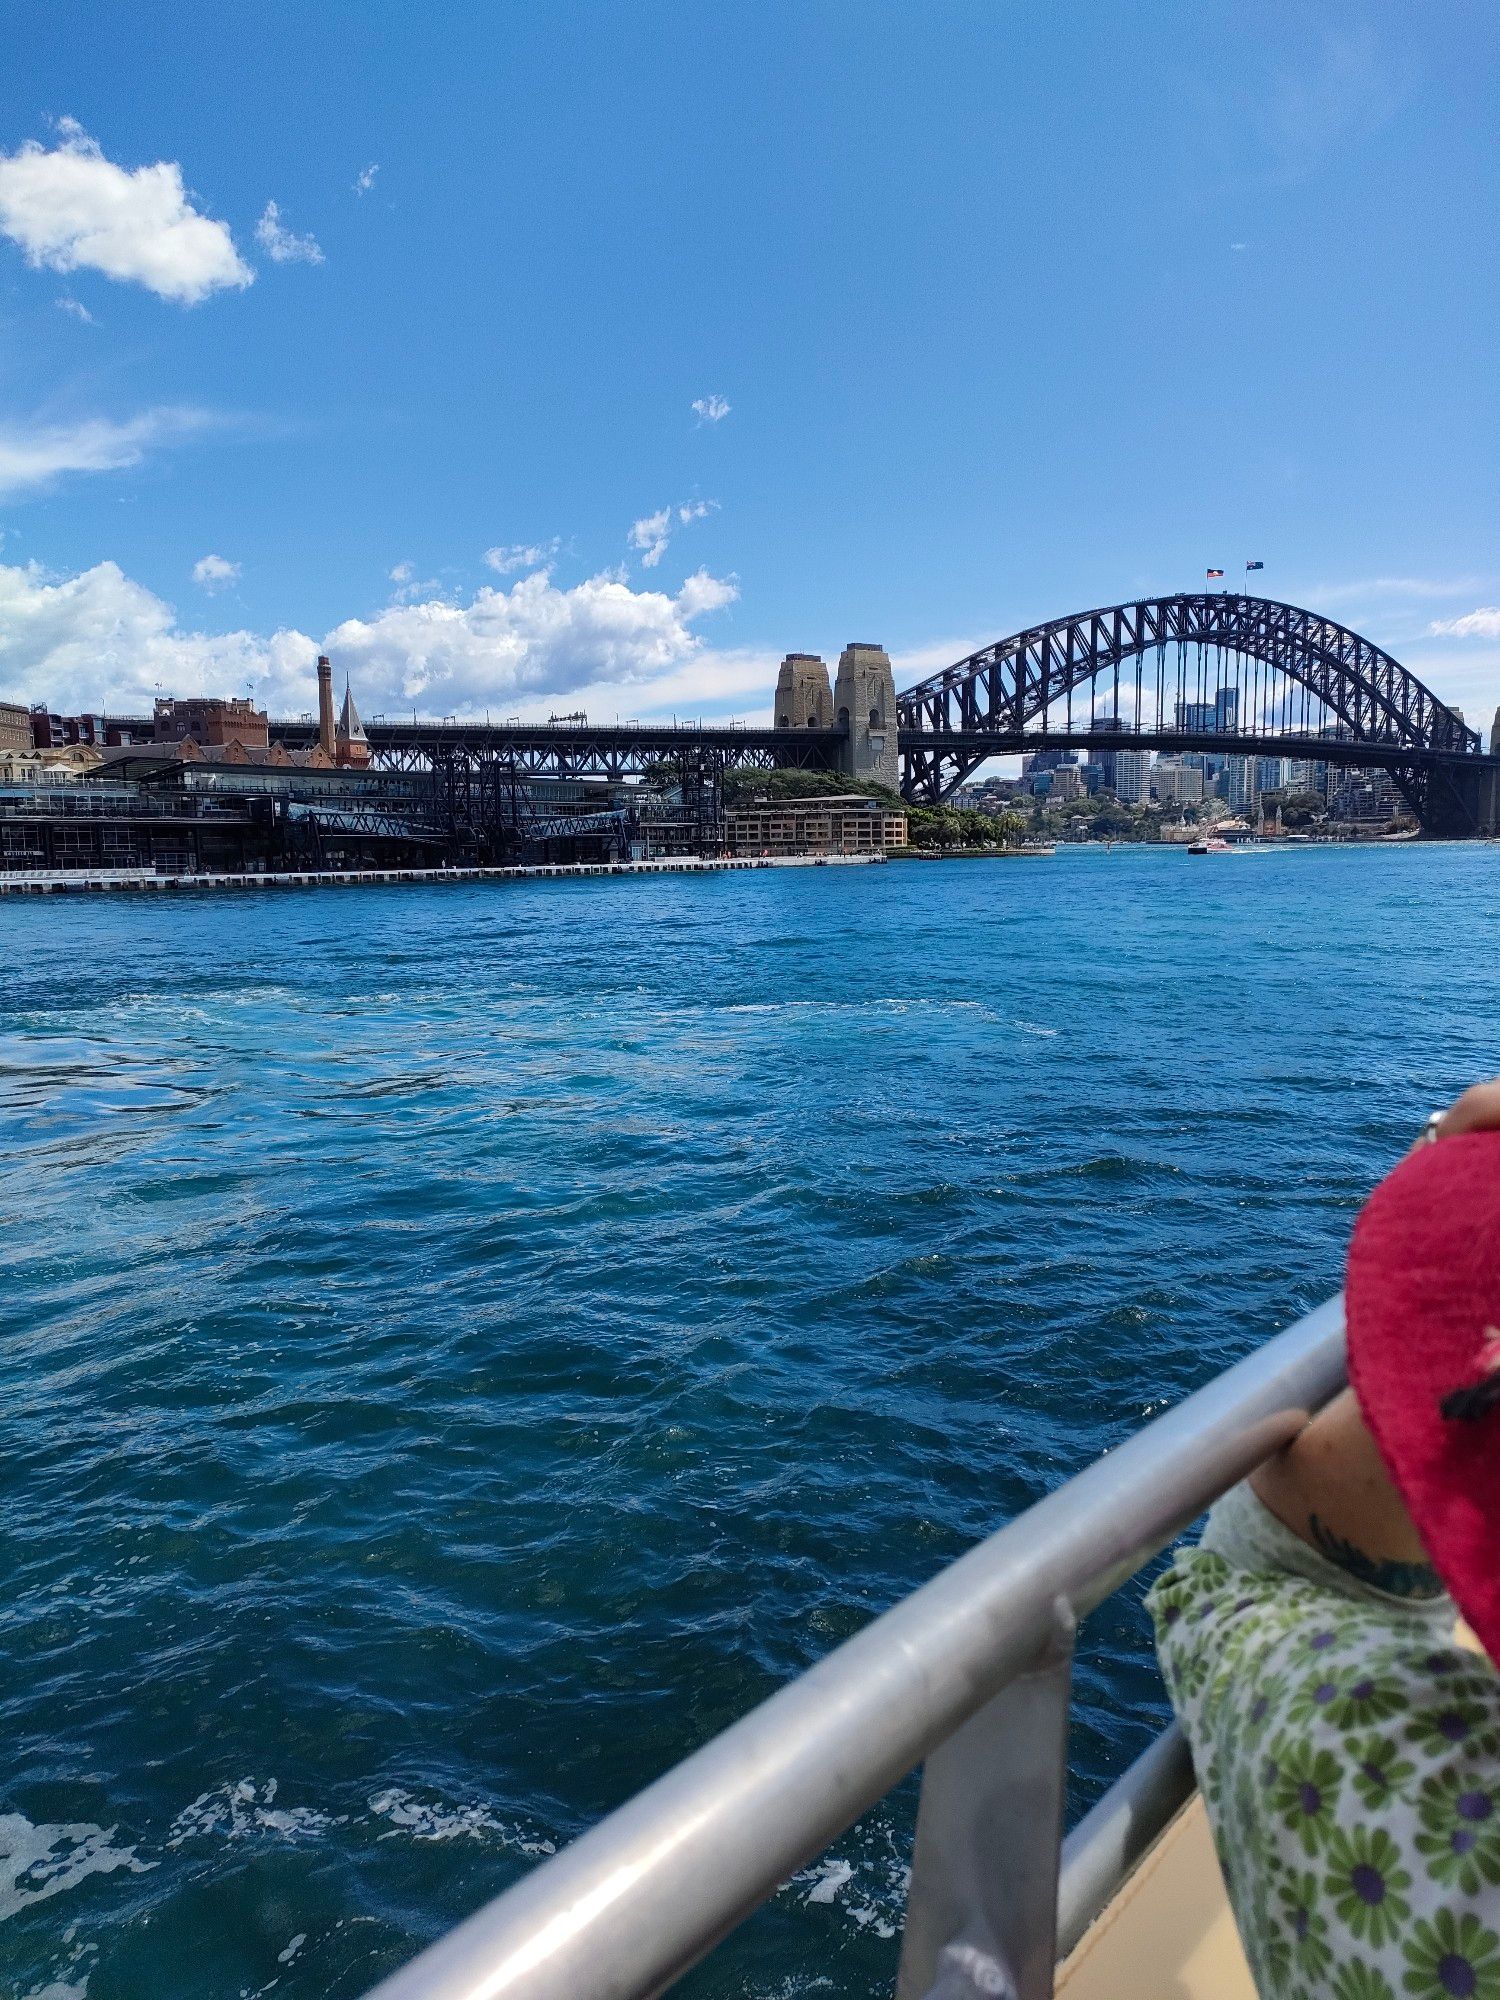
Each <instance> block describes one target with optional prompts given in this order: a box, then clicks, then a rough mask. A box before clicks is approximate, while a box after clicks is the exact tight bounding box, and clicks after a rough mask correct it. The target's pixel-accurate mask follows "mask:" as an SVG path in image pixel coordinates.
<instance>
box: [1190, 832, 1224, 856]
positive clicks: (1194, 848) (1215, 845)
mask: <svg viewBox="0 0 1500 2000" xmlns="http://www.w3.org/2000/svg"><path fill="white" fill-rule="evenodd" d="M1228 852H1229V842H1228V841H1227V840H1220V839H1219V838H1218V836H1217V835H1212V836H1211V837H1210V838H1209V839H1207V840H1191V841H1189V842H1188V853H1189V854H1227V853H1228Z"/></svg>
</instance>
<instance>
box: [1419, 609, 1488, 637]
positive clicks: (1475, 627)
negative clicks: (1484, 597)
mask: <svg viewBox="0 0 1500 2000" xmlns="http://www.w3.org/2000/svg"><path fill="white" fill-rule="evenodd" d="M1427 630H1428V631H1429V632H1430V633H1431V634H1432V636H1433V637H1434V638H1441V639H1500V609H1497V608H1496V607H1495V606H1494V605H1491V604H1482V605H1480V607H1479V609H1478V610H1477V611H1466V612H1465V613H1464V615H1463V616H1462V618H1434V619H1433V621H1432V623H1431V624H1430V625H1429V626H1428V628H1427Z"/></svg>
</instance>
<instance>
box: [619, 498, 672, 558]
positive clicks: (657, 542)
mask: <svg viewBox="0 0 1500 2000" xmlns="http://www.w3.org/2000/svg"><path fill="white" fill-rule="evenodd" d="M625 539H626V541H627V542H628V543H629V545H630V547H631V548H633V549H639V550H640V551H641V562H642V564H643V566H644V567H645V568H646V569H655V568H656V565H657V564H658V563H659V562H660V561H661V559H662V557H663V556H664V555H665V554H666V552H667V543H668V542H669V541H670V540H671V539H672V510H671V508H670V507H663V508H662V510H661V512H660V513H659V514H643V515H642V516H641V518H640V520H638V521H633V522H632V523H631V526H630V533H629V534H628V535H627V536H626V537H625Z"/></svg>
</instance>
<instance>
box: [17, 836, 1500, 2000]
mask: <svg viewBox="0 0 1500 2000" xmlns="http://www.w3.org/2000/svg"><path fill="white" fill-rule="evenodd" d="M1497 974H1500V850H1497V849H1495V848H1493V847H1488V846H1473V847H1443V846H1430V847H1423V846H1409V847H1404V848H1399V849H1382V850H1372V849H1360V850H1335V849H1305V850H1302V851H1295V850H1262V851H1257V852H1253V853H1248V854H1235V855H1229V856H1224V857H1214V858H1209V859H1202V860H1200V859H1189V858H1188V857H1187V856H1186V855H1184V854H1182V853H1180V852H1171V851H1161V850H1148V849H1135V850H1132V849H1118V850H1116V851H1115V852H1114V853H1113V854H1110V855H1106V854H1105V853H1103V852H1102V851H1099V850H1091V851H1082V852H1065V853H1062V854H1060V855H1059V856H1058V857H1057V859H1056V861H1054V862H1051V863H1046V864H1041V865H1034V866H1028V867H1017V866H1014V865H1007V864H1005V863H985V862H976V863H972V864H970V863H965V864H962V865H954V866H951V867H927V866H919V865H909V866H893V867H886V868H875V869H861V870H853V871H830V870H810V871H798V872H789V873H782V872H776V873H752V874H743V875H723V876H704V877H700V878H682V877H655V878H650V879H644V880H632V881H624V882H614V881H538V882H529V883H508V884H482V885H473V886H458V887H445V888H433V889H430V890H429V889H425V888H420V887H400V888H391V889H388V890H387V889H380V888H370V889H365V890H360V891H358V892H353V893H341V892H334V891H321V890H309V891H307V892H306V893H305V894H303V895H299V896H295V897H291V896H287V897H275V898H256V899H253V900H251V899H247V900H244V901H241V900H238V899H234V900H226V899H224V898H219V897H208V896H203V897H193V896H184V897H181V898H173V899H171V900H170V901H169V902H161V901H159V900H158V899H155V898H152V899H149V900H146V899H141V900H137V899H127V898H121V899H107V900H101V901H99V902H88V903H75V902H72V901H70V902H68V903H67V904H65V905H60V904H58V903H55V902H51V901H47V900H43V901H38V902H36V903H15V904H8V905H6V906H5V908H4V910H3V912H0V1123H3V1138H4V1144H3V1149H0V1216H3V1218H4V1222H3V1227H4V1234H5V1252H6V1254H5V1278H4V1283H3V1286H0V1328H3V1336H4V1337H3V1340H0V1442H3V1450H0V1493H3V1506H0V1548H3V1556H4V1561H3V1571H0V1574H3V1577H4V1588H3V1594H0V1991H3V1992H4V1993H6V1994H16V1995H25V1996H31V2000H42V1996H46V2000H83V1996H85V1995H86V1996H87V2000H125V1996H129V2000H137V1996H139V2000H145V1996H151V2000H178V1997H179V1996H180V2000H209V1996H214V2000H221V1996H225V1995H264V1994H269V1993H275V1994H276V1995H277V1996H278V2000H280V1996H286V2000H293V1996H309V2000H310V1996H314V1995H316V1996H325V1995H330V1996H331V1995H337V1996H355V1995H358V1994H359V1993H361V1992H363V1991H364V1990H365V1988H367V1987H368V1986H369V1985H370V1984H371V1983H373V1981H374V1980H375V1979H376V1978H377V1977H378V1976H379V1975H380V1974H381V1973H382V1972H384V1971H386V1970H388V1969H389V1968H390V1967H391V1966H393V1965H394V1964H395V1963H396V1962H398V1961H399V1960H400V1959H401V1958H403V1957H404V1956H406V1955H408V1954H409V1953H410V1952H411V1951H412V1950H413V1949H414V1948H415V1946H416V1945H417V1944H419V1943H420V1942H422V1941H425V1940H426V1939H428V1938H430V1937H432V1936H433V1935H435V1934H436V1933H437V1932H438V1931H439V1930H441V1929H443V1928H445V1927H446V1926H447V1925H449V1924H451V1923H452V1922H453V1921H455V1920H456V1919H457V1918H458V1917H459V1916H461V1915H462V1914H463V1913H464V1912H465V1911H467V1910H468V1909H469V1908H471V1907H473V1906H474V1905H475V1904H477V1903H478V1902H480V1901H481V1900H483V1899H484V1898H485V1897H486V1896H488V1895H490V1894H493V1893H494V1892H495V1891H496V1890H498V1889H499V1888H500V1887H502V1886H503V1885H504V1884H505V1883H506V1882H507V1881H508V1880H510V1879H512V1878H513V1877H514V1876H515V1875H516V1874H517V1873H518V1872H519V1871H521V1870H522V1869H524V1868H526V1867H528V1866H530V1865H531V1864H532V1863H533V1861H534V1860H535V1859H536V1858H537V1857H538V1856H540V1855H543V1854H546V1853H548V1852H550V1851H551V1850H552V1849H553V1848H555V1847H556V1846H557V1845H559V1844H560V1843H562V1842H565V1841H566V1840H568V1839H569V1838H571V1837H572V1836H573V1835H574V1834H576V1833H577V1832H578V1831H579V1830H581V1829H582V1828H583V1827H584V1826H586V1825H587V1824H588V1823H589V1822H591V1821H592V1820H593V1819H594V1818H596V1817H597V1816H598V1815H599V1814H601V1813H602V1812H604V1811H605V1810H607V1809H608V1808H609V1807H610V1806H611V1805H612V1804H614V1803H616V1802H618V1801H619V1800H621V1799H623V1798H624V1797H625V1796H627V1795H628V1794H629V1793H630V1792H631V1791H632V1790H634V1789H635V1788H637V1787H638V1786H639V1785H641V1784H642V1783H643V1782H645V1781H646V1780H647V1779H648V1778H650V1777H651V1776H652V1775H653V1774H655V1773H656V1772H657V1771H659V1770H660V1769H662V1768H663V1767H664V1766H665V1765H667V1764H668V1763H670V1762H672V1761H673V1760H674V1759H676V1758H677V1757H679V1756H681V1755H682V1754H684V1753H685V1752H686V1751H687V1750H689V1749H690V1748H692V1747H693V1746H694V1745H695V1744H696V1743H698V1742H700V1741H701V1740H702V1739H703V1738H704V1737H705V1736H707V1735H708V1734H709V1733H710V1732H712V1731H713V1730H715V1729H717V1728H719V1727H721V1726H723V1725H724V1724H725V1723H727V1722H728V1721H730V1720H731V1719H732V1718H733V1717H734V1716H735V1715H737V1714H738V1713H740V1712H741V1711H742V1710H743V1709H745V1708H746V1707H747V1706H749V1705H750V1704H751V1703H752V1702H754V1701H756V1700H757V1699H759V1698H761V1697H762V1696H764V1695H765V1694H767V1693H769V1692H770V1691H771V1690H772V1689H774V1688H775V1687H776V1686H778V1685H779V1684H780V1683H781V1682H783V1681H784V1680H785V1679H786V1678H787V1677H788V1676H789V1675H791V1674H793V1673H795V1672H796V1671H797V1670H798V1669H799V1668H801V1667H803V1666H805V1665H806V1664H808V1663H809V1662H811V1661H812V1660H814V1659H815V1658H817V1657H818V1656H819V1655H821V1654H822V1653H824V1652H825V1651H826V1650H827V1649H828V1648H829V1647H831V1646H833V1645H834V1644H836V1643H837V1642H838V1641H839V1640H840V1639H842V1638H843V1637H845V1636H846V1635H847V1634H849V1633H850V1632H852V1631H854V1630H855V1629H856V1628H857V1627H858V1626H859V1625H860V1624H861V1623H862V1622H863V1621H864V1620H865V1619H867V1618H868V1617H869V1616H870V1615H871V1614H872V1613H873V1612H875V1611H877V1610H879V1609H880V1608H882V1607H883V1606H885V1605H886V1604H888V1603H890V1602H891V1601H892V1600H893V1599H894V1598H895V1597H896V1596H897V1595H899V1594H900V1593H901V1592H903V1591H905V1590H907V1589H908V1588H910V1587H911V1586H912V1585H914V1584H915V1583H917V1582H919V1581H920V1580H922V1579H923V1578H924V1577H926V1576H928V1575H930V1574H931V1573H932V1571H933V1570H934V1569H936V1568H937V1567H938V1566H939V1565H940V1564H941V1563H942V1562H944V1561H945V1560H947V1559H949V1558H951V1557H952V1556H954V1555H956V1554H957V1553H958V1552H960V1551H961V1550H962V1549H963V1548H964V1547H965V1546H967V1545H968V1544H969V1543H970V1542H972V1541H973V1540H974V1539H975V1538H977V1537H978V1536H980V1535H982V1534H983V1533H985V1532H986V1531H987V1530H988V1529H990V1528H992V1527H994V1526H996V1525H998V1524H999V1523H1000V1522H1001V1521H1003V1520H1004V1519H1006V1518H1007V1517H1008V1516H1010V1515H1011V1514H1012V1513H1014V1512H1015V1511H1016V1510H1017V1509H1018V1508H1020V1507H1022V1506H1024V1505H1025V1504H1026V1503H1027V1502H1028V1501H1030V1500H1031V1499H1034V1498H1035V1497H1037V1496H1038V1495H1039V1494H1041V1493H1043V1492H1045V1491H1046V1490H1048V1489H1049V1488H1050V1487H1052V1486H1053V1485H1055V1484H1056V1483H1057V1482H1058V1481H1059V1480H1061V1479H1062V1478H1064V1477H1065V1476H1066V1475H1067V1473H1068V1472H1069V1471H1070V1470H1072V1469H1074V1468H1076V1467H1078V1466H1081V1465H1083V1464H1084V1463H1086V1462H1087V1461H1088V1460H1089V1459H1091V1458H1093V1457H1094V1456H1096V1455H1097V1454H1098V1453H1099V1452H1100V1451H1102V1450H1104V1449H1105V1448H1107V1447H1108V1446H1110V1445H1111V1444H1113V1443H1115V1442H1116V1441H1118V1440H1119V1439H1120V1438H1122V1437H1123V1436H1124V1435H1126V1434H1127V1433H1128V1432H1129V1431H1130V1430H1132V1429H1133V1428H1135V1427H1136V1426H1137V1425H1138V1424H1139V1423H1140V1422H1141V1421H1142V1420H1143V1419H1144V1418H1145V1417H1147V1416H1149V1415H1150V1414H1151V1413H1153V1412H1154V1411H1156V1410H1159V1409H1160V1408H1162V1407H1163V1406H1164V1405H1165V1404H1166V1403H1169V1402H1171V1401H1173V1400H1175V1399H1176V1398H1178V1397H1180V1396H1181V1395H1182V1394H1183V1393H1185V1392H1186V1391H1187V1390H1189V1389H1190V1388H1192V1387H1193V1386H1195V1385H1196V1384H1197V1383H1199V1382H1201V1381H1203V1380H1205V1379H1206V1378H1207V1377H1208V1376H1209V1375H1211V1374H1212V1373H1213V1372H1215V1371H1216V1370H1217V1369H1218V1368H1220V1367H1221V1366H1223V1365H1224V1364H1225V1363H1226V1362H1228V1361H1229V1360H1231V1359H1233V1358H1234V1357H1236V1356H1237V1355H1239V1354H1241V1353H1243V1352H1245V1351H1246V1349H1247V1348H1248V1347H1249V1346H1250V1345H1251V1344H1252V1343H1254V1342H1255V1341H1256V1340H1257V1339H1258V1338H1260V1337H1262V1336H1263V1335H1264V1334H1266V1333H1267V1332H1269V1331H1271V1330H1272V1329H1274V1328H1275V1327H1277V1326H1280V1325H1283V1324H1285V1323H1286V1322H1287V1320H1288V1319H1290V1318H1291V1317H1292V1316H1293V1315H1294V1314H1296V1313H1297V1312H1298V1311H1299V1310H1301V1309H1303V1308H1305V1307H1307V1306H1308V1305H1310V1304H1312V1303H1313V1302H1315V1301H1316V1300H1317V1299H1318V1298H1320V1297H1322V1296H1324V1295H1325V1294H1326V1293H1327V1292H1328V1291H1330V1290H1331V1289H1333V1288H1334V1287H1335V1285H1336V1284H1337V1282H1338V1276H1339V1266H1340V1256H1341V1247H1342V1243H1343V1240H1344V1238H1345V1235H1346V1233H1347V1230H1348V1226H1349V1222H1350V1218H1351V1215H1352V1213H1353V1211H1354V1208H1355V1207H1356V1205H1357V1203H1358V1201H1359V1199H1360V1198H1361V1196H1362V1194H1363V1193H1364V1191H1365V1190H1366V1189H1367V1188H1368V1186H1369V1185H1370V1183H1371V1182H1372V1180H1373V1179H1375V1178H1376V1177H1377V1176H1378V1174H1379V1173H1380V1172H1381V1170H1382V1169H1383V1168H1384V1167H1385V1166H1386V1165H1387V1164H1388V1163H1389V1162H1390V1161H1392V1160H1393V1159H1394V1157H1395V1156H1396V1155H1397V1153H1398V1152H1399V1151H1400V1150H1401V1149H1402V1148H1403V1147H1404V1145H1405V1144H1406V1143H1407V1142H1408V1140H1409V1139H1410V1137H1411V1136H1412V1134H1413V1133H1414V1131H1415V1129H1416V1127H1417V1125H1418V1123H1419V1121H1420V1119H1421V1117H1422V1115H1423V1114H1425V1113H1426V1112H1427V1111H1428V1110H1429V1109H1430V1108H1431V1107H1432V1106H1433V1105H1434V1104H1437V1103H1439V1102H1441V1101H1443V1100H1444V1099H1445V1098H1446V1097H1447V1096H1449V1095H1451V1094H1452V1093H1453V1092H1454V1091H1455V1090H1456V1089H1457V1088H1459V1087H1460V1086H1461V1085H1462V1084H1463V1083H1465V1082H1466V1081H1468V1080H1470V1079H1471V1078H1472V1077H1474V1076H1476V1075H1478V1074H1481V1073H1486V1072H1489V1071H1492V1070H1494V1069H1496V1068H1497V1067H1500V1033H1497V1029H1500V1019H1497V1015H1500V1009H1497V1005H1496V999H1495V995H1496V984H1497ZM1139 1595H1140V1592H1139V1589H1137V1590H1135V1591H1133V1592H1132V1593H1130V1594H1129V1595H1128V1597H1126V1598H1122V1599H1121V1600H1119V1601H1117V1602H1116V1603H1115V1604H1113V1605H1111V1606H1110V1607H1107V1608H1106V1610H1105V1611H1103V1612H1102V1613H1100V1614H1099V1615H1097V1616H1096V1617H1095V1618H1094V1619H1093V1620H1091V1621H1090V1624H1089V1626H1088V1628H1087V1630H1086V1634H1085V1646H1084V1655H1083V1658H1082V1661H1081V1664H1080V1673H1079V1688H1080V1695H1081V1701H1080V1706H1079V1721H1078V1729H1077V1733H1076V1740H1075V1772H1076V1783H1075V1799H1074V1806H1075V1809H1076V1808H1077V1807H1079V1806H1081V1805H1082V1804H1084V1803H1085V1802H1086V1801H1087V1799H1088V1798H1089V1797H1091V1796H1092V1795H1093V1793H1094V1792H1095V1791H1096V1790H1097V1788H1098V1787H1099V1786H1100V1784H1101V1783H1102V1782H1103V1781H1104V1780H1105V1779H1106V1778H1107V1777H1108V1776H1109V1775H1110V1774H1111V1773H1112V1772H1114V1771H1115V1770H1117V1769H1118V1768H1119V1767H1120V1766H1121V1765H1122V1763H1123V1762H1124V1761H1125V1760H1126V1759H1128V1757H1130V1756H1131V1755H1132V1754H1134V1753H1135V1751H1137V1750H1138V1749H1139V1748H1140V1747H1141V1745H1142V1743H1143V1742H1144V1740H1145V1738H1146V1735H1147V1733H1148V1731H1149V1730H1150V1729H1151V1728H1152V1727H1153V1726H1155V1724H1156V1723H1157V1722H1158V1721H1159V1719H1160V1717H1161V1714H1162V1704H1161V1697H1160V1693H1159V1689H1158V1686H1157V1683H1156V1678H1155V1674H1154V1670H1153V1668H1152V1665H1151V1661H1150V1656H1149V1652H1148V1648H1147V1644H1146V1635H1145V1624H1144V1620H1143V1617H1142V1615H1141V1612H1140V1609H1139ZM912 1800H913V1793H912V1788H911V1787H910V1786H908V1787H907V1788H906V1789H905V1790H904V1791H903V1792H902V1793H900V1794H898V1795H896V1796H895V1797H894V1798H893V1799H892V1800H890V1801H888V1802H887V1803H886V1804H885V1805H884V1806H882V1807H881V1808H879V1809H878V1810H877V1811H875V1812H873V1813H872V1814H870V1815H869V1816H868V1818H867V1819H866V1820H865V1822H864V1823H863V1824H862V1825H861V1826H860V1827H859V1828H857V1829H856V1830H855V1831H854V1832H852V1833H851V1834H850V1835H849V1836H848V1837H846V1838H845V1839H843V1840H841V1841H839V1842H837V1843H836V1845H835V1847H834V1849H833V1850H832V1852H831V1853H830V1855H829V1856H828V1857H826V1858H825V1859H824V1860H823V1861H821V1862H819V1863H818V1864H817V1865H815V1866H814V1867H812V1868H810V1869H809V1870H807V1871H806V1873H805V1874H804V1875H803V1876H801V1877H800V1878H798V1879H797V1880H796V1881H794V1882H793V1883H791V1884H789V1885H788V1886H787V1887H786V1889H785V1890H784V1891H783V1893H782V1894H781V1895H780V1896H779V1897H778V1899H777V1900H776V1902H775V1903H774V1904H773V1905H772V1906H771V1907H770V1908H769V1909H768V1910H767V1911H766V1912H764V1913H763V1914H762V1915H761V1916H760V1917H759V1918H757V1919H756V1920H755V1921H754V1922H753V1923H752V1924H751V1925H750V1926H748V1927H747V1928H746V1930H745V1931H744V1932H743V1933H742V1934H741V1935H740V1936H739V1937H737V1938H736V1939H735V1940H733V1941H732V1942H731V1943H730V1944H729V1945H728V1946H727V1947H726V1948H725V1949H724V1950H723V1951H721V1952H720V1954H719V1955H718V1956H717V1957H716V1958H715V1959H714V1960H712V1961H711V1962H710V1963H709V1964H708V1965H707V1966H705V1967H703V1968H700V1970H699V1971H698V1972H697V1973H696V1974H695V1975H693V1977H692V1978H691V1979H690V1980H689V1981H688V1982H687V1984H686V1986H685V1987H684V1989H683V1990H684V1991H686V1992H690V1993H692V1994H695V1995H698V1996H706V1995H713V1996H724V2000H729V1996H736V2000H738V1996H773V1995H774V1996H784V1997H785V2000H791V1996H796V1995H801V1994H804V1993H806V1994H820V1995H829V1996H835V2000H836V1997H837V1996H850V2000H853V1996H865V1995H869V1994H874V1993H878V1992H881V1991H884V1990H887V1988H888V1984H889V1979H890V1975H891V1971H892V1968H893V1965H894V1954H895V1950H896V1943H895V1936H894V1933H895V1927H896V1925H897V1923H898V1920H899V1911H900V1897H901V1886H902V1872H903V1864H904V1858H905V1854H906V1843H907V1839H908V1835H909V1829H910V1822H911V1815H912Z"/></svg>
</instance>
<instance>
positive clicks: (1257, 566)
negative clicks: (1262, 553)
mask: <svg viewBox="0 0 1500 2000" xmlns="http://www.w3.org/2000/svg"><path fill="white" fill-rule="evenodd" d="M1245 567H1246V569H1264V568H1265V564H1264V563H1246V564H1245Z"/></svg>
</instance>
